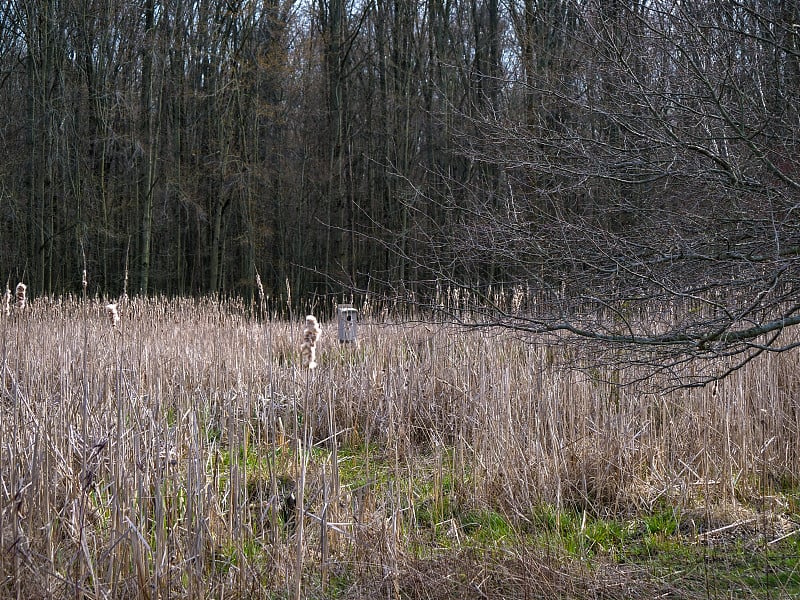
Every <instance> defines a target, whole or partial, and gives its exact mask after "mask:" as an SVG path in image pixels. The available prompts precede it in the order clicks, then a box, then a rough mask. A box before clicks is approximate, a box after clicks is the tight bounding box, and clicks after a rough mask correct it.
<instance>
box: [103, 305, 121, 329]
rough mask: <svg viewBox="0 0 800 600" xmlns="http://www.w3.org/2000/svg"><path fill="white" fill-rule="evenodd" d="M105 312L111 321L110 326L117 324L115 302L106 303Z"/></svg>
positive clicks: (117, 315) (117, 313) (117, 314)
mask: <svg viewBox="0 0 800 600" xmlns="http://www.w3.org/2000/svg"><path fill="white" fill-rule="evenodd" d="M106 314H107V315H108V320H109V321H110V322H111V326H112V327H116V326H117V325H119V312H118V311H117V303H116V302H112V303H111V304H106Z"/></svg>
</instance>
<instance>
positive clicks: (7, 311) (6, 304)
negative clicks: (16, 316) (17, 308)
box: [3, 285, 11, 316]
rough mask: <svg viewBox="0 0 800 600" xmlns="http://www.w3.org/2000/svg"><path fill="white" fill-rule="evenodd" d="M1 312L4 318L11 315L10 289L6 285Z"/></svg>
mask: <svg viewBox="0 0 800 600" xmlns="http://www.w3.org/2000/svg"><path fill="white" fill-rule="evenodd" d="M3 312H4V313H5V315H6V316H8V315H10V314H11V289H10V288H9V287H8V285H6V293H5V294H4V295H3Z"/></svg>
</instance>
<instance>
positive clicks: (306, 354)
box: [300, 315, 322, 369]
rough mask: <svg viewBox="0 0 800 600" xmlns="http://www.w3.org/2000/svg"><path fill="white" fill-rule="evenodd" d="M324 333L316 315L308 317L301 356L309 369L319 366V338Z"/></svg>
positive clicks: (304, 365)
mask: <svg viewBox="0 0 800 600" xmlns="http://www.w3.org/2000/svg"><path fill="white" fill-rule="evenodd" d="M321 333H322V329H321V328H320V326H319V323H318V322H317V319H316V317H314V315H308V316H307V317H306V327H305V329H304V330H303V343H302V344H300V357H301V359H302V361H303V367H305V368H307V369H316V368H317V360H316V357H317V340H319V336H320V334H321Z"/></svg>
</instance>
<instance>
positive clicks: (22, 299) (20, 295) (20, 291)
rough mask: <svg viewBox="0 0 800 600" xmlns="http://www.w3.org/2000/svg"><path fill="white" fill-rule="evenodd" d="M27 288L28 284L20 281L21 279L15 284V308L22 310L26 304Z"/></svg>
mask: <svg viewBox="0 0 800 600" xmlns="http://www.w3.org/2000/svg"><path fill="white" fill-rule="evenodd" d="M27 289H28V286H27V285H25V284H24V283H22V282H21V281H20V282H19V283H18V284H17V293H16V298H17V308H18V309H19V310H24V309H25V306H26V305H27V304H28V298H27V291H26V290H27Z"/></svg>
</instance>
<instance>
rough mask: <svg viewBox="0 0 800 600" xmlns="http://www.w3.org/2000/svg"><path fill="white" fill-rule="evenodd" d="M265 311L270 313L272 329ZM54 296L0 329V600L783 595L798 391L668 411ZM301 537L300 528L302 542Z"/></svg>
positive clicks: (434, 344) (527, 351) (184, 310)
mask: <svg viewBox="0 0 800 600" xmlns="http://www.w3.org/2000/svg"><path fill="white" fill-rule="evenodd" d="M256 312H258V311H256ZM333 312H334V311H333V310H329V309H323V310H320V311H319V313H318V314H317V316H318V317H319V320H320V324H321V327H322V335H321V338H320V340H319V342H318V343H317V346H316V362H317V363H318V366H317V368H316V369H313V370H309V369H304V368H302V366H301V361H300V345H301V343H302V341H303V327H304V325H303V318H304V316H305V315H304V314H300V315H294V316H293V317H292V318H284V319H270V318H263V317H262V316H259V315H258V314H253V312H251V311H250V309H249V308H246V307H245V306H244V305H243V304H241V303H239V302H236V301H228V302H222V303H218V302H215V301H211V300H165V299H151V300H143V299H132V300H130V301H129V302H127V303H126V304H124V305H120V307H119V316H120V321H119V323H118V324H117V325H116V326H113V325H112V323H111V321H110V319H109V315H108V314H107V313H106V310H105V308H104V303H103V302H99V301H88V302H81V301H79V300H74V299H55V300H48V299H47V298H40V299H38V300H37V301H35V302H33V303H31V304H30V305H29V306H28V307H27V308H26V309H25V311H24V312H23V313H22V314H12V315H11V316H10V317H6V318H5V319H4V320H3V321H2V331H3V340H2V361H3V362H2V369H3V373H2V374H3V386H2V398H0V411H1V412H0V440H1V441H2V442H1V444H0V464H2V471H1V472H0V475H1V476H2V488H1V489H0V494H1V496H0V498H1V501H2V528H1V529H0V552H1V553H0V597H2V598H66V597H73V598H98V599H99V598H223V597H224V598H291V597H295V596H297V595H298V594H299V596H300V597H307V598H420V599H422V598H436V599H449V598H571V599H581V598H646V597H650V598H655V597H665V598H744V597H756V598H789V597H796V595H797V594H798V593H800V570H799V569H800V559H799V558H798V556H799V555H800V535H799V534H798V530H800V492H799V491H798V490H799V487H798V486H800V461H798V457H800V436H799V435H798V433H800V377H798V374H799V370H800V367H798V360H797V354H796V351H793V352H784V353H778V354H765V355H763V356H761V357H759V358H758V359H756V360H754V361H752V362H751V363H749V364H748V365H747V366H745V367H744V368H742V369H740V370H738V371H735V372H733V373H732V374H730V375H729V376H728V377H727V378H725V379H724V380H722V381H719V382H718V383H717V384H714V385H709V386H706V387H701V388H696V389H677V390H674V391H670V392H664V393H660V394H655V393H649V394H648V393H645V392H643V391H641V389H639V388H637V387H633V386H632V387H618V386H615V385H612V384H611V383H608V381H613V380H614V374H613V373H611V372H603V370H602V369H594V370H583V371H581V370H576V369H568V368H567V367H566V366H564V365H563V364H562V363H563V362H564V361H563V360H560V358H562V357H559V352H560V351H561V350H560V349H559V347H557V346H547V347H545V346H543V345H539V344H536V343H533V341H531V340H522V339H518V338H517V337H515V336H514V335H512V334H511V333H510V332H507V331H504V330H493V329H473V330H466V329H460V328H457V327H455V326H452V325H447V324H435V323H425V322H420V321H417V322H408V323H399V322H395V321H393V320H392V319H390V318H388V317H387V316H386V315H381V314H372V313H371V312H370V311H369V310H368V309H367V310H365V311H362V322H361V323H360V327H359V332H358V339H359V342H358V344H340V343H339V342H338V338H337V329H336V322H335V319H334V315H333V314H331V313H333ZM301 513H302V518H301V517H300V515H301Z"/></svg>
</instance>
